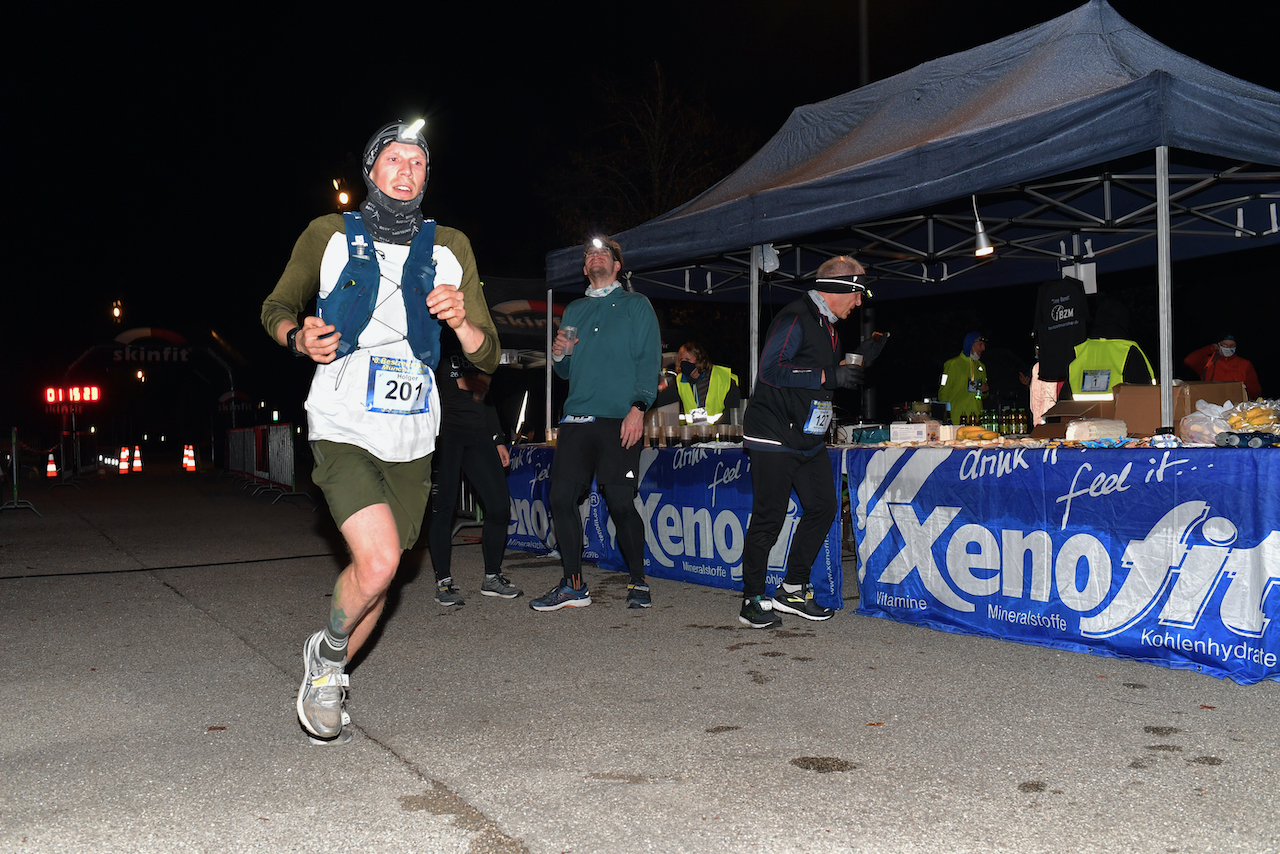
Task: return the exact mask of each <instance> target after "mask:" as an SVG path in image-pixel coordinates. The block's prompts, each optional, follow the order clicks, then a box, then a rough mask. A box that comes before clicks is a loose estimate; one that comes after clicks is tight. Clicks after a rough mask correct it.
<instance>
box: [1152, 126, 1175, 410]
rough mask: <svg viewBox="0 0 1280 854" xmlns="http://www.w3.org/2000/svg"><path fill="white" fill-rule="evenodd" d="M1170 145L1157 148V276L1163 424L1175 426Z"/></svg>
mask: <svg viewBox="0 0 1280 854" xmlns="http://www.w3.org/2000/svg"><path fill="white" fill-rule="evenodd" d="M1169 233H1170V217H1169V146H1167V145H1161V146H1158V147H1157V148H1156V255H1157V258H1156V276H1157V278H1158V279H1159V284H1160V424H1161V426H1163V427H1173V426H1174V425H1173V287H1172V283H1171V271H1170V263H1169V257H1170V251H1169V245H1170V237H1169Z"/></svg>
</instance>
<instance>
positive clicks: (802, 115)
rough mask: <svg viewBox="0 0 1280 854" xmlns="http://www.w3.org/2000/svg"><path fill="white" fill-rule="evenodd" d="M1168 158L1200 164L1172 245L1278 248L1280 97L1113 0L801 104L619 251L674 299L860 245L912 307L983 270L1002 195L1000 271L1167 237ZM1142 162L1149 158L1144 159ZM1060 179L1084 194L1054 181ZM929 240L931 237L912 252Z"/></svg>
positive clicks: (1025, 276) (574, 275) (567, 258)
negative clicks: (1217, 235) (681, 288)
mask: <svg viewBox="0 0 1280 854" xmlns="http://www.w3.org/2000/svg"><path fill="white" fill-rule="evenodd" d="M1158 146H1168V147H1169V148H1171V149H1176V150H1179V151H1180V152H1189V153H1191V154H1190V156H1189V159H1187V160H1186V163H1185V164H1184V163H1183V162H1182V160H1179V161H1178V162H1177V163H1175V171H1177V172H1181V173H1183V175H1184V178H1183V179H1182V182H1183V183H1182V189H1183V190H1184V191H1185V192H1184V193H1183V197H1182V201H1181V204H1182V208H1181V213H1182V214H1183V217H1182V223H1183V224H1182V225H1181V226H1179V225H1178V224H1177V223H1175V234H1176V232H1177V230H1178V229H1179V228H1181V230H1182V231H1184V232H1185V233H1187V234H1192V233H1195V234H1199V233H1200V232H1201V231H1203V230H1204V229H1205V228H1208V227H1210V225H1212V226H1213V227H1215V228H1217V229H1218V230H1219V231H1222V230H1224V226H1229V227H1226V228H1225V232H1226V233H1227V234H1228V236H1235V237H1244V238H1255V239H1246V240H1237V241H1236V242H1235V243H1234V244H1229V243H1228V242H1226V241H1218V242H1219V243H1220V244H1226V245H1220V246H1219V247H1218V248H1217V249H1216V250H1215V249H1204V250H1200V249H1188V250H1187V251H1184V252H1183V253H1182V254H1183V255H1187V254H1207V253H1210V252H1213V251H1226V250H1228V249H1235V248H1245V247H1246V246H1249V247H1252V246H1257V245H1261V244H1262V243H1269V242H1273V241H1276V240H1277V239H1280V234H1278V233H1277V231H1276V230H1275V226H1274V222H1270V221H1269V220H1273V219H1274V216H1275V214H1274V210H1275V206H1276V199H1277V197H1278V195H1277V190H1278V189H1280V169H1277V168H1275V167H1277V166H1280V94H1278V93H1276V92H1273V91H1271V90H1269V89H1265V88H1263V87H1260V86H1256V85H1254V84H1251V83H1248V82H1245V81H1242V80H1239V79H1237V78H1235V77H1232V76H1230V75H1228V74H1225V73H1223V72H1221V71H1218V70H1216V69H1214V68H1210V67H1209V66H1206V65H1204V64H1203V63H1200V62H1197V61H1196V60H1193V59H1191V58H1189V57H1187V56H1184V55H1182V54H1180V53H1178V52H1176V51H1173V50H1171V49H1169V48H1168V47H1166V46H1165V45H1163V44H1161V43H1160V42H1158V41H1156V40H1155V39H1153V38H1151V37H1150V36H1148V35H1147V34H1146V33H1144V32H1142V31H1141V30H1138V29H1137V28H1135V27H1134V26H1133V25H1132V24H1130V23H1129V22H1127V21H1126V20H1124V19H1123V18H1122V17H1120V15H1119V14H1118V13H1116V12H1115V10H1114V9H1112V8H1111V6H1110V5H1108V4H1107V3H1106V2H1105V0H1091V2H1089V3H1088V4H1086V5H1084V6H1082V7H1080V8H1078V9H1076V10H1075V11H1073V12H1070V13H1068V14H1066V15H1063V16H1061V17H1059V18H1056V19H1054V20H1052V21H1049V22H1047V23H1044V24H1041V25H1039V26H1036V27H1032V28H1030V29H1027V30H1024V31H1022V32H1020V33H1015V34H1013V35H1011V36H1008V37H1006V38H1002V39H999V40H997V41H994V42H992V43H990V44H987V45H983V46H980V47H976V48H974V49H972V50H968V51H964V52H962V53H958V54H954V55H951V56H947V57H943V58H941V59H937V60H933V61H931V62H927V63H924V64H922V65H920V66H917V67H916V68H913V69H911V70H909V71H905V72H903V73H901V74H898V75H896V76H894V77H890V78H888V79H885V80H881V81H878V82H875V83H872V84H870V85H868V86H864V87H862V88H860V89H856V90H854V91H852V92H848V93H846V94H844V95H840V96H838V97H835V98H831V99H829V100H827V101H823V102H821V103H817V104H811V105H808V106H803V107H799V108H797V109H796V110H795V111H794V112H793V113H792V115H791V117H790V118H789V119H788V120H787V122H786V124H784V125H783V127H782V129H781V130H779V131H778V133H777V134H775V135H774V137H773V138H772V139H771V140H770V141H769V142H768V143H767V144H766V145H765V146H764V147H763V148H762V149H761V150H760V151H759V152H757V153H756V154H755V155H754V156H753V157H752V158H751V159H750V160H748V161H747V162H746V163H745V164H744V165H743V166H742V167H740V168H739V169H738V170H736V171H735V172H734V173H733V174H731V175H729V176H728V177H726V178H725V179H724V180H722V181H721V182H719V183H718V184H716V185H715V186H714V187H712V188H711V189H709V190H707V191H706V192H705V193H703V194H701V195H700V196H698V197H697V198H695V199H693V200H692V201H690V202H688V203H686V204H684V205H682V206H681V207H679V208H676V209H675V210H672V211H670V212H668V213H666V214H664V215H662V216H660V217H657V218H656V219H653V220H650V221H649V222H647V223H644V224H643V225H640V226H638V227H636V228H633V229H630V230H628V231H625V232H622V233H621V234H618V235H616V237H617V239H618V240H619V242H620V243H621V244H622V246H623V248H624V250H625V252H626V256H627V261H628V265H629V267H630V268H631V269H633V270H636V271H640V272H641V274H642V275H641V278H642V279H643V278H644V275H643V274H644V273H645V272H646V271H654V272H655V274H656V275H655V276H654V277H653V278H652V279H651V280H652V281H655V282H657V281H663V282H664V283H671V282H674V281H676V278H675V276H673V275H672V274H674V273H675V272H676V270H675V269H674V268H675V267H676V266H677V265H679V266H680V267H681V270H680V273H681V274H683V273H684V270H685V269H687V268H688V265H690V264H694V263H695V262H698V261H699V260H701V261H704V262H707V263H703V264H698V265H697V266H698V267H699V268H700V269H699V270H698V271H697V273H696V274H695V276H694V282H693V290H700V289H701V287H702V282H701V281H700V279H701V278H702V276H703V275H704V274H705V275H706V276H707V283H708V286H709V287H718V286H719V285H721V284H722V283H725V282H730V281H732V280H733V279H735V278H741V277H742V276H743V275H745V274H746V269H745V258H744V257H739V258H738V259H736V260H735V259H733V258H732V257H727V256H726V253H742V252H743V250H745V249H746V248H747V247H751V246H756V245H763V244H779V243H784V242H787V241H794V242H795V243H794V245H792V246H787V247H784V249H785V250H788V251H793V253H794V258H793V259H791V262H788V263H784V265H783V267H784V272H787V271H790V270H792V269H794V271H795V273H796V274H799V273H800V272H801V271H802V268H803V270H804V271H805V272H807V271H809V270H812V269H813V267H812V266H809V261H810V260H813V261H820V260H821V258H822V257H825V255H824V254H823V252H821V251H816V252H813V253H811V255H812V258H810V259H808V260H806V259H805V257H804V254H803V252H802V249H803V248H804V247H802V245H801V241H808V242H810V243H812V242H815V238H816V239H817V240H819V241H821V242H824V243H828V244H833V245H834V244H836V243H841V242H843V243H845V244H847V245H848V246H849V247H850V248H855V249H857V250H858V251H860V252H863V251H866V250H867V248H868V247H869V246H871V247H879V248H880V249H881V250H883V251H881V252H880V254H879V255H876V253H875V252H872V254H871V257H867V256H864V264H866V262H867V261H868V260H869V261H870V265H869V266H876V267H877V269H875V270H873V273H876V274H878V275H880V276H883V277H889V278H898V279H905V280H906V281H908V282H914V283H915V285H914V286H913V285H908V286H907V287H905V288H903V289H900V292H899V293H895V294H893V295H901V296H906V295H914V294H916V293H920V292H922V290H921V287H920V285H921V283H925V284H928V283H935V284H936V283H937V282H938V281H945V280H946V279H947V278H948V277H950V276H953V275H955V272H956V270H955V267H954V264H953V266H952V267H950V268H948V269H947V270H946V271H945V272H944V271H943V270H942V269H941V268H940V267H935V268H933V269H931V268H930V267H929V266H928V265H930V264H935V265H940V264H942V263H943V262H945V261H946V259H948V258H956V259H958V258H960V257H962V256H968V258H969V264H970V265H972V257H971V247H972V236H973V232H972V226H973V218H972V208H971V207H970V196H973V195H975V194H991V193H995V194H996V195H994V196H993V197H991V198H990V199H988V200H987V201H989V202H990V203H991V205H992V206H991V208H989V209H987V207H986V205H987V202H984V201H982V199H981V198H980V199H979V201H980V202H982V204H983V207H984V210H983V212H982V213H983V219H984V223H985V224H986V226H987V231H988V233H991V234H993V236H996V237H997V244H998V245H1001V244H1002V243H1003V244H1004V246H1003V247H1002V251H1001V253H1000V254H1001V256H1002V257H1010V255H1011V252H1010V251H1006V249H1007V250H1012V254H1014V255H1016V254H1017V252H1019V251H1024V252H1028V253H1030V255H1033V256H1034V255H1040V256H1044V257H1047V258H1049V259H1050V260H1061V261H1067V260H1074V261H1080V260H1083V259H1085V258H1087V257H1088V258H1091V257H1093V256H1094V254H1095V253H1098V254H1106V253H1107V252H1111V251H1116V252H1119V251H1120V250H1121V249H1122V248H1124V247H1128V246H1130V245H1131V244H1133V243H1134V242H1136V241H1135V240H1134V239H1133V238H1132V237H1131V236H1127V235H1131V234H1132V233H1133V232H1132V231H1130V230H1129V229H1134V228H1141V227H1143V226H1148V227H1149V228H1148V230H1149V232H1150V233H1151V234H1154V222H1155V213H1154V210H1151V208H1152V207H1153V206H1152V205H1151V200H1153V199H1154V197H1155V194H1154V191H1151V192H1150V194H1149V195H1148V193H1147V191H1146V190H1145V189H1144V188H1143V182H1144V178H1143V176H1142V174H1141V173H1142V172H1143V171H1145V172H1147V173H1150V172H1151V171H1152V170H1151V168H1150V164H1151V163H1152V159H1151V155H1150V152H1151V151H1152V150H1153V149H1155V148H1157V147H1158ZM1139 154H1142V155H1143V157H1144V159H1141V160H1138V159H1135V158H1134V155H1139ZM1202 155H1207V156H1208V157H1204V156H1202ZM1126 158H1127V160H1126ZM1115 161H1120V163H1119V164H1116V163H1115ZM1222 161H1228V162H1227V163H1222ZM1241 163H1243V164H1244V165H1243V166H1241V165H1240V164H1241ZM1104 164H1110V165H1111V166H1115V165H1120V166H1121V167H1128V168H1129V169H1130V170H1131V171H1132V172H1133V173H1134V174H1131V175H1128V176H1124V177H1126V179H1127V182H1121V183H1119V184H1117V183H1116V182H1115V181H1114V180H1113V177H1114V176H1112V175H1111V174H1109V173H1108V172H1104V171H1099V170H1100V167H1101V166H1103V165H1104ZM1134 164H1138V165H1137V166H1136V167H1135V165H1134ZM1142 164H1147V165H1142ZM1231 164H1234V165H1235V167H1236V171H1235V172H1229V173H1228V174H1227V175H1226V176H1225V178H1224V177H1223V176H1222V175H1221V174H1219V173H1220V172H1221V171H1222V168H1223V167H1224V166H1228V165H1231ZM1250 164H1264V167H1265V168H1259V167H1257V166H1253V165H1250ZM1061 176H1065V177H1067V178H1070V180H1069V181H1066V182H1065V183H1064V182H1061V181H1057V180H1056V179H1057V178H1059V177H1061ZM1050 178H1053V179H1055V180H1054V181H1053V182H1052V183H1044V182H1045V181H1046V180H1047V179H1050ZM1037 181H1039V182H1041V183H1040V184H1039V185H1038V186H1036V185H1034V184H1033V182H1037ZM1029 188H1033V189H1034V192H1033V193H1031V194H1030V205H1031V208H1028V194H1027V190H1028V189H1029ZM1174 192H1175V194H1176V193H1178V192H1179V187H1178V186H1175V187H1174ZM1015 193H1016V194H1017V195H1018V197H1019V198H1018V199H1017V204H1016V205H1015V201H1014V199H1013V195H1014V194H1015ZM1203 193H1207V195H1197V194H1203ZM1122 197H1123V198H1122ZM1122 201H1124V202H1126V203H1128V204H1127V207H1126V206H1125V205H1122V204H1120V202H1122ZM1001 205H1004V206H1005V207H1004V208H1002V207H1001ZM1117 208H1122V209H1121V210H1117ZM1175 213H1177V211H1175ZM908 215H910V216H908ZM1035 218H1039V220H1040V222H1039V223H1038V224H1032V220H1033V219H1035ZM1117 218H1118V219H1117ZM993 223H994V225H993ZM1240 226H1243V230H1242V229H1241V228H1240ZM886 228H887V229H888V230H887V231H886ZM948 228H949V229H951V233H948V232H947V231H946V230H947V229H948ZM1046 229H1048V232H1047V234H1048V240H1049V245H1050V247H1051V248H1049V249H1045V248H1044V245H1043V244H1044V240H1042V239H1041V240H1039V242H1037V240H1036V239H1033V238H1032V237H1031V235H1032V234H1037V235H1039V237H1040V238H1044V237H1045V236H1046ZM1268 229H1270V230H1268ZM913 230H915V231H918V232H919V233H918V234H916V235H914V236H911V232H912V231H913ZM1082 233H1091V234H1092V235H1093V239H1092V240H1091V246H1092V248H1091V250H1090V251H1089V252H1088V254H1087V255H1086V250H1085V248H1084V246H1083V243H1082V241H1079V240H1077V241H1075V244H1079V245H1072V241H1071V240H1069V239H1068V238H1069V237H1070V236H1079V235H1080V234H1082ZM886 235H889V237H886ZM1147 242H1148V243H1149V244H1150V245H1151V246H1150V249H1149V250H1148V251H1147V252H1146V253H1145V257H1146V260H1145V262H1142V261H1139V262H1136V263H1153V261H1154V253H1155V249H1154V239H1151V240H1150V241H1147ZM1175 243H1176V239H1175ZM1094 244H1096V245H1094ZM826 254H831V253H830V252H827V253H826ZM877 258H879V259H881V260H882V261H883V263H882V264H877ZM711 259H717V261H711ZM717 263H720V264H721V265H723V264H724V263H727V264H728V266H727V268H723V269H722V267H717ZM1125 263H1126V264H1129V265H1132V263H1130V262H1125ZM895 264H896V266H895ZM922 265H923V266H922ZM814 266H816V264H815V265H814ZM985 266H990V267H991V269H994V268H995V265H985ZM1030 266H1031V265H1021V266H1019V265H1017V264H1005V265H1003V267H1002V273H1003V277H1004V278H1006V279H1010V277H1012V279H1011V281H1016V280H1023V281H1029V280H1043V279H1045V278H1049V277H1050V275H1046V273H1045V271H1044V269H1043V267H1040V268H1037V269H1036V270H1034V271H1028V270H1029V268H1030ZM912 268H919V272H908V271H909V270H910V269H912ZM581 270H582V262H581V254H580V249H578V248H577V247H574V248H569V249H562V250H558V251H555V252H551V253H549V254H548V256H547V282H548V284H549V285H551V286H553V287H555V286H562V285H568V284H578V283H580V282H581V281H582V272H581ZM662 273H665V274H667V275H665V278H664V276H663V275H662ZM975 278H981V279H984V280H985V281H983V282H982V285H983V286H989V285H991V284H996V283H999V282H995V281H992V280H991V279H990V276H989V275H984V276H981V277H975ZM713 280H714V281H713ZM1006 283H1009V282H1006ZM925 290H927V288H925ZM885 295H889V294H885Z"/></svg>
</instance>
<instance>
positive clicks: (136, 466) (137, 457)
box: [133, 445, 142, 471]
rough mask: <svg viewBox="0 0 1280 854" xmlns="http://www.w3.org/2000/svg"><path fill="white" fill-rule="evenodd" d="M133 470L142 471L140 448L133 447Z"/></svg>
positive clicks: (138, 446) (139, 446)
mask: <svg viewBox="0 0 1280 854" xmlns="http://www.w3.org/2000/svg"><path fill="white" fill-rule="evenodd" d="M133 470H134V471H142V446H141V445H134V446H133Z"/></svg>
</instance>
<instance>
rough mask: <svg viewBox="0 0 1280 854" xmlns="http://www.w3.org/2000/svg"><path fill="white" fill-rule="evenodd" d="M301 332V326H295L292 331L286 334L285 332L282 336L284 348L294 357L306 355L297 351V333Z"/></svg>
mask: <svg viewBox="0 0 1280 854" xmlns="http://www.w3.org/2000/svg"><path fill="white" fill-rule="evenodd" d="M301 331H302V327H301V326H295V327H293V328H292V329H290V330H289V331H288V332H286V333H285V335H284V346H286V347H288V348H289V352H290V353H292V354H293V355H295V356H305V355H306V353H303V352H302V351H301V350H299V349H298V333H299V332H301Z"/></svg>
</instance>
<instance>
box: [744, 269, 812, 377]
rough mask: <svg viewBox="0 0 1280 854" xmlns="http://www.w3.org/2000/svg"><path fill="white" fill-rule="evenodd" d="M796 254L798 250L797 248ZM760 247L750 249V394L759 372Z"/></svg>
mask: <svg viewBox="0 0 1280 854" xmlns="http://www.w3.org/2000/svg"><path fill="white" fill-rule="evenodd" d="M796 252H797V254H798V253H799V252H800V249H799V248H798V247H797V249H796ZM760 258H761V253H760V247H759V246H752V247H751V296H750V302H751V309H750V311H749V312H748V314H749V316H750V323H751V329H750V330H749V332H748V335H747V340H748V342H749V343H750V345H751V349H750V352H749V354H748V355H749V359H750V364H749V365H748V369H749V377H750V382H751V390H750V394H755V393H756V374H758V373H759V372H760Z"/></svg>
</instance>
